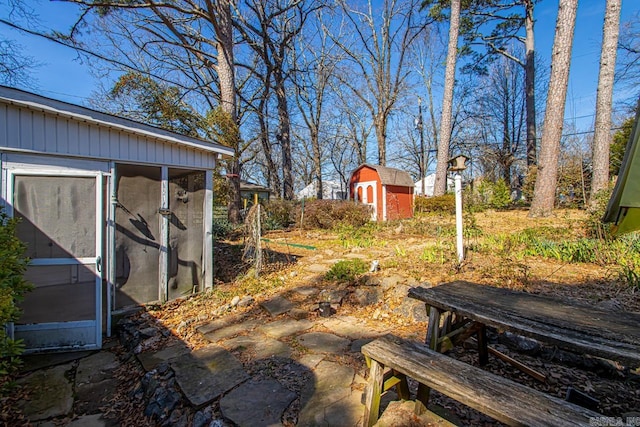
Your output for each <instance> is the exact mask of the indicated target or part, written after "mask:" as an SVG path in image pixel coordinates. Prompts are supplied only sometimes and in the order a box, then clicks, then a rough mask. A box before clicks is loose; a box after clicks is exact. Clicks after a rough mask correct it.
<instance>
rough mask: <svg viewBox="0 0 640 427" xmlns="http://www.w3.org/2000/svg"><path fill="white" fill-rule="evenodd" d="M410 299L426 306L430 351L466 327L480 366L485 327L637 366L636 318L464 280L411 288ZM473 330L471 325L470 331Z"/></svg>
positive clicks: (639, 330) (639, 337)
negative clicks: (472, 336)
mask: <svg viewBox="0 0 640 427" xmlns="http://www.w3.org/2000/svg"><path fill="white" fill-rule="evenodd" d="M409 296H410V297H412V298H415V299H418V300H420V301H423V302H424V303H425V304H426V305H427V309H428V310H429V327H428V331H427V344H428V345H429V346H430V347H431V348H433V349H438V348H439V346H440V344H442V342H443V339H444V340H446V339H448V338H449V337H451V338H453V337H455V336H456V334H461V335H463V333H464V330H465V328H466V329H467V330H468V331H472V332H474V333H475V332H477V333H478V344H479V351H480V359H481V363H486V358H487V346H486V335H485V333H486V332H485V328H486V327H487V326H491V327H495V328H496V329H498V330H500V331H510V332H513V333H516V334H519V335H523V336H527V337H530V338H533V339H536V340H538V341H541V342H543V343H547V344H551V345H555V346H557V347H558V348H561V349H564V350H569V351H573V352H577V353H584V354H590V355H594V356H598V357H602V358H605V359H609V360H612V361H616V362H619V363H621V364H623V365H625V366H627V367H631V368H635V367H638V366H640V313H635V312H625V311H612V310H602V309H598V308H595V307H592V306H588V305H584V304H578V303H573V302H567V301H566V300H561V299H558V298H553V297H549V296H543V295H535V294H530V293H526V292H518V291H512V290H509V289H502V288H495V287H491V286H484V285H478V284H474V283H470V282H465V281H456V282H451V283H446V284H442V285H439V286H436V287H432V288H424V287H414V288H411V289H410V290H409ZM452 314H455V318H456V321H455V322H454V321H453V320H452ZM442 315H444V316H445V318H444V320H443V321H442V320H441V316H442ZM450 322H451V323H450ZM441 323H443V324H444V325H442V326H441ZM451 325H453V327H451ZM472 325H476V326H475V329H472V328H471V327H470V326H472ZM461 331H462V332H461Z"/></svg>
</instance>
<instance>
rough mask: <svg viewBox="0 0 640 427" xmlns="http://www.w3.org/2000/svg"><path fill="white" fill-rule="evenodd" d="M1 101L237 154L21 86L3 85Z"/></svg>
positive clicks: (201, 147) (200, 147) (0, 94)
mask: <svg viewBox="0 0 640 427" xmlns="http://www.w3.org/2000/svg"><path fill="white" fill-rule="evenodd" d="M0 102H3V103H6V104H11V105H17V106H22V107H25V108H29V109H32V110H34V109H35V110H41V111H44V112H47V113H51V114H55V115H59V116H63V117H68V118H70V119H73V120H78V121H84V122H88V123H94V124H96V125H99V126H105V127H110V128H114V129H119V130H122V131H126V132H129V133H133V134H137V135H141V136H144V137H147V138H152V139H159V140H163V141H167V142H170V143H173V144H179V145H183V146H186V147H189V148H193V149H196V150H202V151H207V152H213V153H217V154H220V155H222V156H227V157H233V154H234V152H233V149H231V148H229V147H225V146H223V145H220V144H216V143H213V142H208V141H205V140H202V139H198V138H193V137H190V136H185V135H180V134H178V133H175V132H171V131H168V130H166V129H161V128H158V127H155V126H151V125H148V124H145V123H140V122H136V121H134V120H131V119H126V118H124V117H119V116H115V115H112V114H108V113H102V112H100V111H96V110H92V109H90V108H87V107H82V106H79V105H76V104H70V103H68V102H64V101H59V100H56V99H52V98H47V97H44V96H42V95H38V94H35V93H31V92H26V91H23V90H21V89H16V88H12V87H8V86H2V85H0Z"/></svg>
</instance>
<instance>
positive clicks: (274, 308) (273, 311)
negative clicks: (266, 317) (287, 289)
mask: <svg viewBox="0 0 640 427" xmlns="http://www.w3.org/2000/svg"><path fill="white" fill-rule="evenodd" d="M260 306H261V307H262V308H264V309H265V310H267V313H269V314H270V315H271V316H273V317H275V316H279V315H281V314H283V313H286V312H287V311H289V310H291V309H292V308H294V307H295V306H294V305H293V303H292V302H291V301H289V300H288V299H286V298H285V297H283V296H281V295H276V296H275V297H273V298H271V299H270V300H267V301H264V302H263V303H261V304H260Z"/></svg>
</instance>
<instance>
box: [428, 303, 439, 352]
mask: <svg viewBox="0 0 640 427" xmlns="http://www.w3.org/2000/svg"><path fill="white" fill-rule="evenodd" d="M440 315H441V313H440V310H439V309H438V308H436V307H430V308H429V326H428V327H427V339H426V344H427V346H428V347H429V348H430V349H431V350H436V351H438V338H440Z"/></svg>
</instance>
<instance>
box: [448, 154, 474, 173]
mask: <svg viewBox="0 0 640 427" xmlns="http://www.w3.org/2000/svg"><path fill="white" fill-rule="evenodd" d="M467 160H469V157H467V156H465V155H464V154H460V155H457V156H456V157H454V158H452V159H450V160H449V162H448V163H449V170H450V171H451V172H461V171H463V170H465V169H466V168H467V167H466V165H465V163H466V162H467Z"/></svg>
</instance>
